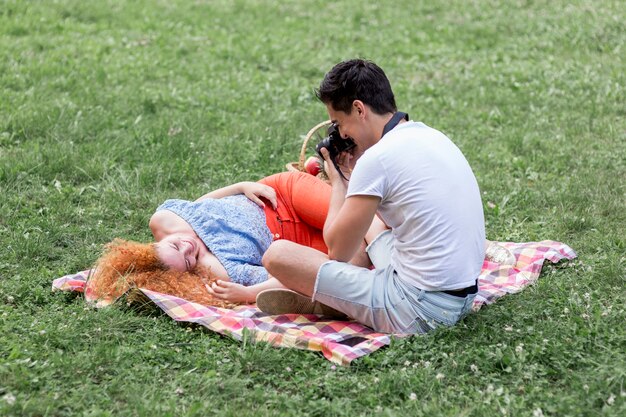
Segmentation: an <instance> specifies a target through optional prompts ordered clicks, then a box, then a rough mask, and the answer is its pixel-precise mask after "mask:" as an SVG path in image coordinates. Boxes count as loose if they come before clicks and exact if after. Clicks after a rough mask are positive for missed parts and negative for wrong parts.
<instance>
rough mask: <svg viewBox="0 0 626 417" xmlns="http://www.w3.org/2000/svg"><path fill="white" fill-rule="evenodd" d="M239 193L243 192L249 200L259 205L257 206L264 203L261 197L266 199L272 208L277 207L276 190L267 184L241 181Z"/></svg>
mask: <svg viewBox="0 0 626 417" xmlns="http://www.w3.org/2000/svg"><path fill="white" fill-rule="evenodd" d="M240 186H241V193H242V194H245V196H246V197H248V198H249V199H250V200H251V201H253V202H255V203H256V204H258V205H259V207H265V203H264V202H263V200H261V197H263V198H265V199H267V200H268V201H269V202H270V203H271V204H272V207H273V208H274V210H276V208H277V207H278V200H277V199H276V190H274V189H273V188H272V187H270V186H269V185H265V184H261V183H258V182H242V183H240Z"/></svg>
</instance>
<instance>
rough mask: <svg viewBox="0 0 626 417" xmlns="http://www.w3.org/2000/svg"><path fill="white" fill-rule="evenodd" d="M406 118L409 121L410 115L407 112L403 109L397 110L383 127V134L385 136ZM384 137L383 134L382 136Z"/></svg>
mask: <svg viewBox="0 0 626 417" xmlns="http://www.w3.org/2000/svg"><path fill="white" fill-rule="evenodd" d="M402 119H404V120H406V121H407V122H408V121H409V115H408V114H406V113H402V112H401V111H398V112H395V113H394V115H393V117H392V118H391V120H389V121H388V122H387V124H386V125H385V127H384V128H383V136H385V135H386V134H387V133H389V131H390V130H391V129H393V128H394V127H396V126H398V123H400V120H402ZM381 137H382V136H381Z"/></svg>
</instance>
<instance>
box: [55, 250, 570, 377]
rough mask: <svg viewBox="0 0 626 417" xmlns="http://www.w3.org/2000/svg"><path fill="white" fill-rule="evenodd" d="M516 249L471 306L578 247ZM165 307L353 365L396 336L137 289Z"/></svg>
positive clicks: (486, 273) (518, 286)
mask: <svg viewBox="0 0 626 417" xmlns="http://www.w3.org/2000/svg"><path fill="white" fill-rule="evenodd" d="M498 243H499V244H500V245H502V246H505V247H507V248H508V249H509V250H510V251H511V252H512V253H513V255H515V258H516V260H517V261H516V263H515V265H513V266H512V265H502V264H498V263H495V262H490V261H488V260H485V262H484V263H483V268H482V272H481V274H480V277H479V279H478V294H477V296H476V299H475V300H474V305H473V311H478V310H479V309H480V308H481V307H482V306H483V305H485V304H491V303H493V302H495V301H496V300H497V299H498V298H500V297H502V296H504V295H506V294H513V293H517V292H519V291H521V290H522V289H524V288H525V287H526V286H528V285H529V284H532V283H533V282H535V281H536V280H537V278H539V274H540V273H541V268H542V267H543V263H544V261H545V260H548V261H550V262H552V263H557V262H559V261H560V260H562V259H574V258H575V257H576V253H575V252H574V251H573V250H572V249H571V248H570V247H569V246H567V245H565V244H563V243H560V242H555V241H549V240H545V241H542V242H527V243H513V242H498ZM88 276H89V270H87V271H82V272H79V273H77V274H71V275H66V276H63V277H61V278H57V279H55V280H54V282H53V284H52V288H53V290H61V291H80V292H82V291H83V289H84V287H85V284H86V282H87V277H88ZM139 290H140V291H141V292H142V293H143V294H144V295H145V296H147V297H148V299H150V300H151V301H152V302H153V303H154V304H156V305H157V306H158V307H159V308H160V309H161V310H163V311H164V312H165V313H166V314H167V315H169V316H170V317H171V318H173V319H174V320H176V321H180V322H189V323H197V324H199V325H201V326H204V327H206V328H207V329H210V330H212V331H215V332H217V333H220V334H223V335H227V336H230V337H232V338H234V339H236V340H239V341H241V340H243V339H244V338H248V340H254V341H256V342H260V341H263V342H268V343H270V344H272V345H273V346H276V347H295V348H299V349H306V350H311V351H318V352H322V354H323V355H324V357H325V358H326V359H328V360H330V361H331V362H333V363H336V364H340V365H349V364H350V362H351V361H353V360H354V359H356V358H359V357H361V356H364V355H367V354H368V353H371V352H374V351H375V350H377V349H379V348H381V347H383V346H386V345H388V344H389V343H390V342H391V338H392V337H394V336H397V337H404V336H407V335H390V334H384V333H376V332H375V331H373V330H372V329H370V328H369V327H366V326H364V325H362V324H360V323H357V322H355V321H337V320H330V321H329V320H326V319H322V318H321V317H320V316H317V315H315V314H284V315H278V316H270V315H267V314H265V313H263V312H261V311H260V310H259V309H257V308H256V307H255V306H254V305H243V306H238V307H236V308H234V309H223V308H217V307H207V306H203V305H200V304H196V303H192V302H189V301H186V300H184V299H182V298H178V297H174V296H171V295H167V294H161V293H157V292H154V291H149V290H146V289H141V288H140V289H139Z"/></svg>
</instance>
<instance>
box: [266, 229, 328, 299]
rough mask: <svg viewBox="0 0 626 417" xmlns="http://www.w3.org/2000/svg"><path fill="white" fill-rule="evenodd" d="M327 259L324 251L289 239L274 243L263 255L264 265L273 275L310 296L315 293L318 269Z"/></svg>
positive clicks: (285, 284) (295, 289)
mask: <svg viewBox="0 0 626 417" xmlns="http://www.w3.org/2000/svg"><path fill="white" fill-rule="evenodd" d="M327 261H328V256H326V255H325V254H324V253H322V252H320V251H318V250H315V249H312V248H309V247H307V246H302V245H299V244H297V243H294V242H290V241H287V240H278V241H276V242H274V243H272V244H271V245H270V247H269V248H268V249H267V251H266V252H265V255H263V266H264V267H265V269H267V272H269V274H270V275H271V276H273V277H274V278H276V279H277V280H278V281H280V283H281V284H283V285H284V286H285V287H287V288H289V289H292V290H294V291H297V292H299V293H301V294H305V295H308V296H312V295H313V289H314V288H315V280H316V279H317V271H319V269H320V267H321V266H322V264H323V263H324V262H327Z"/></svg>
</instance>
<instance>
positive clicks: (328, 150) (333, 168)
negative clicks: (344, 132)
mask: <svg viewBox="0 0 626 417" xmlns="http://www.w3.org/2000/svg"><path fill="white" fill-rule="evenodd" d="M316 150H317V153H318V154H319V155H320V156H321V157H322V158H324V171H325V172H326V174H327V175H328V179H329V181H330V183H331V184H335V183H336V181H338V180H341V179H343V180H345V181H348V179H349V177H350V173H351V172H352V169H353V168H354V164H355V162H356V160H357V159H358V156H360V154H359V153H358V147H357V145H356V143H354V141H353V140H352V138H347V139H344V138H342V137H341V134H340V133H339V129H338V128H337V126H336V125H335V124H334V123H333V124H332V125H330V126H329V127H328V136H327V137H326V138H324V139H322V140H321V141H320V142H319V143H318V144H317V147H316Z"/></svg>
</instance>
